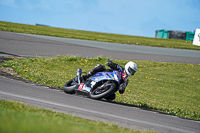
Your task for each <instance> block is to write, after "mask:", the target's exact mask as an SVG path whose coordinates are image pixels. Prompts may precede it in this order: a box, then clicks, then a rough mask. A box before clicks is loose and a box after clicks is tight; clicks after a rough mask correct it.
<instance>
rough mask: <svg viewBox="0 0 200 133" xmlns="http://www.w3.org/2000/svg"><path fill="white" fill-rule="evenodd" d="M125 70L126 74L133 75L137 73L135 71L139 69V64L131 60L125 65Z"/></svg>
mask: <svg viewBox="0 0 200 133" xmlns="http://www.w3.org/2000/svg"><path fill="white" fill-rule="evenodd" d="M125 71H126V74H127V75H128V76H132V75H134V74H135V72H136V71H137V64H135V63H134V62H132V61H129V62H128V63H127V64H126V65H125Z"/></svg>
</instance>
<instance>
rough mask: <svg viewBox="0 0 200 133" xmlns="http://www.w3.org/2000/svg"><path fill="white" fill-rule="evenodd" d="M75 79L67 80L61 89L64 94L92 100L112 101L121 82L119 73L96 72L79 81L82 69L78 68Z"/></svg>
mask: <svg viewBox="0 0 200 133" xmlns="http://www.w3.org/2000/svg"><path fill="white" fill-rule="evenodd" d="M76 75H77V77H76V78H73V79H71V80H69V81H68V82H67V83H66V84H65V85H64V87H63V89H64V92H65V93H69V94H78V95H84V96H86V97H89V98H92V99H96V100H99V99H102V98H105V99H107V100H114V99H115V97H116V95H115V92H117V91H118V89H119V85H120V82H121V80H122V78H121V74H120V72H119V71H115V70H114V71H104V72H98V73H96V74H95V75H93V76H91V77H90V78H88V79H87V80H86V81H82V80H81V75H82V69H80V68H78V69H77V73H76Z"/></svg>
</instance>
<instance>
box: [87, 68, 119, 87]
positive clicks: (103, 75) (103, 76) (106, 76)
mask: <svg viewBox="0 0 200 133" xmlns="http://www.w3.org/2000/svg"><path fill="white" fill-rule="evenodd" d="M91 80H92V81H94V82H99V81H102V80H114V81H116V82H117V83H118V84H120V82H121V73H120V72H119V71H113V72H99V73H97V74H95V75H94V76H92V77H91Z"/></svg>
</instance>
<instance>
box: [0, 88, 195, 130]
mask: <svg viewBox="0 0 200 133" xmlns="http://www.w3.org/2000/svg"><path fill="white" fill-rule="evenodd" d="M0 94H3V95H7V96H13V97H16V98H21V99H26V100H31V101H36V102H41V103H45V104H50V105H54V106H60V107H64V108H70V109H75V110H79V111H85V112H88V113H93V114H98V115H103V116H107V117H113V118H117V119H122V120H126V121H131V122H137V123H142V124H147V125H150V126H156V127H161V128H166V129H171V130H175V131H179V132H184V133H192V132H191V131H188V130H182V129H179V128H175V127H169V126H164V125H160V124H157V123H152V122H151V123H150V122H146V121H141V120H134V119H130V118H126V117H121V116H117V115H112V114H107V113H103V112H98V111H92V110H87V109H83V108H79V107H75V106H70V105H65V104H60V103H55V102H50V101H46V100H42V99H37V98H32V97H26V96H22V95H16V94H11V93H7V92H2V91H0Z"/></svg>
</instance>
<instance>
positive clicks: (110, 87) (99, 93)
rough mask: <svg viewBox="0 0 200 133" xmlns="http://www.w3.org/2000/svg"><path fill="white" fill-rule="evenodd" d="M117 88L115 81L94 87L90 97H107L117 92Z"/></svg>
mask: <svg viewBox="0 0 200 133" xmlns="http://www.w3.org/2000/svg"><path fill="white" fill-rule="evenodd" d="M115 89H116V85H115V83H106V85H105V86H104V87H103V88H101V87H100V86H99V87H97V88H96V89H94V90H93V91H92V92H91V93H90V98H92V99H96V100H98V99H102V98H106V97H108V96H109V95H111V94H113V93H114V92H115Z"/></svg>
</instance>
